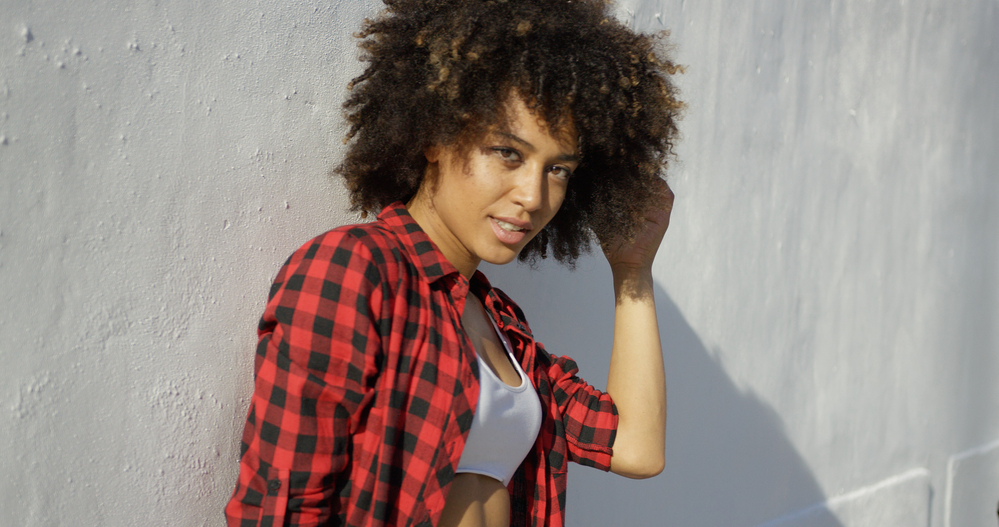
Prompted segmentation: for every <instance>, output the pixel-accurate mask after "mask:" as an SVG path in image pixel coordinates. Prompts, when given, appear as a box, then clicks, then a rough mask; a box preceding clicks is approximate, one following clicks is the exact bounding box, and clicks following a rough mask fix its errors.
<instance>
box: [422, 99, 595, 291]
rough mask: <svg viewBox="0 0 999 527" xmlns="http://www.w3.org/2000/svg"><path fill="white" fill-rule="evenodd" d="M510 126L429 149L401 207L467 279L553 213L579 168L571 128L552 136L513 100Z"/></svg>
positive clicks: (511, 250) (515, 248)
mask: <svg viewBox="0 0 999 527" xmlns="http://www.w3.org/2000/svg"><path fill="white" fill-rule="evenodd" d="M507 114H508V116H509V118H510V119H509V124H508V126H507V127H506V128H501V127H493V128H491V129H490V130H489V131H488V132H487V133H486V134H485V135H484V136H483V137H482V138H481V139H479V140H478V141H476V142H474V143H473V144H472V146H471V147H470V148H467V149H465V150H464V151H463V150H462V149H459V148H458V147H456V146H451V147H435V148H432V149H430V150H428V152H427V154H426V155H427V161H428V166H427V172H426V174H425V177H424V179H423V184H422V186H421V187H420V189H419V191H418V192H417V194H416V196H415V197H414V198H413V199H412V200H411V201H410V202H409V203H408V204H407V208H408V209H409V212H410V214H411V215H412V216H413V218H414V219H415V220H416V221H417V223H419V224H420V226H421V227H423V230H424V231H426V233H427V235H429V236H430V239H431V240H433V241H434V243H435V244H437V246H438V247H439V248H440V250H441V252H443V253H444V256H445V257H446V258H447V259H448V261H450V262H451V263H452V264H453V265H454V266H455V267H457V268H458V270H459V271H460V272H461V273H462V274H463V275H465V276H466V277H467V276H471V274H472V273H473V272H474V271H475V268H476V267H478V265H479V262H481V261H482V260H485V261H487V262H489V263H493V264H505V263H508V262H510V261H511V260H513V259H514V258H515V257H516V256H517V254H518V253H519V252H520V251H521V249H523V248H524V246H525V245H527V242H529V241H531V239H532V238H534V236H536V235H537V233H538V232H539V231H541V229H542V228H544V226H545V225H547V224H548V222H549V221H551V219H552V217H554V216H555V213H556V212H558V209H559V207H560V206H561V205H562V200H563V198H565V192H566V188H567V186H568V185H569V179H570V177H571V175H572V172H573V171H574V170H576V167H577V166H578V165H579V154H578V153H577V139H576V133H575V131H574V130H573V129H572V127H571V126H570V127H567V128H565V129H563V130H560V132H559V133H557V134H555V135H554V136H553V135H551V134H550V133H549V131H548V130H549V126H548V123H546V122H544V121H542V120H541V119H540V118H539V117H538V116H537V115H535V114H534V113H531V111H530V110H529V109H528V108H527V106H526V105H525V104H524V102H523V101H522V100H520V98H518V97H513V98H512V99H511V101H510V102H509V103H508V105H507Z"/></svg>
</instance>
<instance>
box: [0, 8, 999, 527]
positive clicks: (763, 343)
mask: <svg viewBox="0 0 999 527" xmlns="http://www.w3.org/2000/svg"><path fill="white" fill-rule="evenodd" d="M378 8H379V7H378V5H377V4H376V3H374V2H371V1H366V2H316V1H308V0H307V1H304V2H303V1H300V2H291V1H288V0H258V1H254V2H190V1H176V2H164V1H154V0H148V1H139V0H135V1H128V0H105V1H98V0H95V1H90V2H69V1H66V0H0V13H2V14H3V16H2V17H0V18H2V19H3V20H5V22H3V23H0V204H2V207H0V306H2V308H0V343H2V344H0V357H2V364H3V369H2V370H0V428H2V429H3V430H4V431H5V432H4V433H3V434H0V473H3V474H5V476H6V477H5V478H4V481H3V482H2V483H0V489H2V491H0V525H62V524H67V525H112V526H115V525H133V524H135V522H136V521H137V520H141V522H142V523H143V524H148V525H210V526H215V525H221V524H222V520H221V515H220V513H219V511H220V509H221V507H222V505H223V504H224V502H225V501H226V499H227V498H228V496H229V493H230V492H231V489H232V485H233V482H234V478H235V460H236V457H237V455H238V436H239V433H240V431H241V428H242V421H243V418H244V415H245V414H244V413H245V409H246V405H247V401H248V399H247V397H248V394H249V391H250V386H251V382H252V380H251V365H252V350H253V344H254V341H255V336H254V326H255V323H256V319H257V317H258V316H259V314H260V311H261V309H262V306H263V302H264V298H265V295H266V291H267V287H268V284H269V282H270V280H271V278H272V277H273V275H274V273H275V272H276V271H277V269H278V267H279V266H280V264H281V262H282V261H283V260H284V258H286V257H287V255H288V254H289V253H290V252H291V251H292V250H293V249H294V248H295V247H297V246H298V245H299V244H300V243H302V242H303V241H305V240H306V239H307V238H309V237H310V236H312V235H315V234H318V233H319V232H322V231H323V230H326V229H328V228H331V227H333V226H336V225H340V224H343V223H347V222H352V221H356V218H355V217H353V216H351V215H349V214H347V213H346V212H345V208H346V207H345V204H346V199H345V193H344V191H343V188H342V186H341V185H340V183H339V182H336V181H332V180H330V178H329V177H328V172H329V169H330V168H331V167H332V166H333V165H334V164H335V163H336V160H337V159H338V156H339V155H340V154H341V152H342V145H341V143H340V138H341V137H342V135H343V127H342V123H341V121H340V111H339V106H340V103H341V102H342V100H343V97H344V86H345V84H346V82H347V80H348V79H349V78H351V77H352V76H353V75H355V74H356V73H358V71H359V66H358V64H357V63H356V61H355V57H356V51H355V48H354V45H353V43H352V42H351V38H350V34H351V33H352V32H353V31H355V30H356V28H357V27H358V25H359V22H360V20H361V19H362V18H363V17H364V16H370V15H371V14H373V13H374V12H376V11H377V9H378ZM619 14H620V17H621V18H622V19H623V20H626V21H627V22H628V23H631V24H634V26H635V27H637V28H640V29H643V30H658V29H662V28H665V27H669V28H670V29H672V31H673V37H672V39H673V41H674V42H675V43H676V44H677V46H678V47H677V50H676V55H677V57H678V58H679V60H680V62H682V63H684V64H686V65H688V68H689V69H688V72H687V73H686V74H685V75H683V76H682V78H681V79H680V83H681V85H682V87H683V93H684V96H685V98H686V100H687V101H688V103H689V109H688V110H687V113H686V119H685V121H684V122H683V131H684V140H683V143H682V144H681V145H680V149H679V154H680V158H681V161H680V162H679V163H677V164H676V165H675V166H674V167H673V169H672V172H671V176H670V182H671V184H672V186H673V187H674V189H675V190H676V193H677V195H678V198H677V204H676V209H675V212H674V216H673V224H672V226H671V228H670V232H669V233H668V234H667V237H666V240H665V242H664V246H663V248H662V249H661V251H660V256H659V258H658V260H657V262H656V278H657V285H658V289H659V290H658V291H657V293H658V294H659V296H658V301H659V306H660V307H659V316H660V322H661V326H662V332H663V335H664V338H665V342H666V350H665V354H666V365H667V370H668V381H669V396H670V409H669V424H668V437H667V441H668V444H667V467H666V471H665V473H664V474H663V475H661V476H659V477H658V478H655V479H653V480H648V481H641V482H632V481H628V480H623V479H622V478H617V477H615V476H613V475H607V474H602V473H599V472H597V471H593V470H587V469H582V468H579V469H575V470H573V471H572V477H571V478H570V479H571V484H570V495H569V520H570V525H664V524H665V525H704V526H730V525H744V526H755V525H775V526H776V525H779V526H782V527H787V526H798V525H809V526H819V525H821V526H854V525H858V526H860V525H863V526H866V525H871V526H874V525H878V526H883V525H920V526H923V525H931V526H933V527H950V526H953V527H958V526H962V527H963V526H972V527H976V526H994V525H996V521H997V520H996V516H995V506H996V502H997V500H999V393H997V392H999V388H997V385H999V382H997V381H999V379H997V377H999V373H997V372H999V360H997V355H999V329H997V328H999V234H997V233H999V212H996V211H997V209H999V169H997V168H996V167H997V166H999V148H997V147H996V145H997V138H999V91H997V90H996V89H995V86H997V85H999V35H997V32H996V29H995V28H997V27H999V3H997V2H995V1H994V0H976V1H972V0H948V1H943V0H937V1H930V0H919V1H914V0H901V1H899V2H870V1H861V0H848V1H832V0H825V1H817V2H805V3H797V4H793V3H786V2H773V1H746V2H717V1H716V2H711V1H708V2H686V1H685V0H669V1H666V0H663V1H658V2H657V1H654V0H652V1H637V0H630V1H628V0H625V1H623V3H622V4H621V5H620V6H619ZM487 273H488V274H489V275H490V276H491V277H492V278H493V279H494V281H495V282H497V283H498V284H500V285H501V286H502V287H504V288H505V289H506V290H507V291H508V292H510V293H511V294H512V296H513V297H514V298H516V299H518V301H519V302H520V303H521V304H522V306H523V307H524V308H525V310H526V312H527V314H528V316H529V317H530V319H531V321H532V326H533V327H534V329H535V332H536V333H537V334H538V335H539V336H540V338H541V339H542V340H543V341H544V342H545V343H546V345H547V346H548V347H549V349H551V350H553V351H556V352H561V353H568V354H570V355H572V356H574V357H575V358H576V359H577V360H578V361H579V362H580V363H581V365H582V367H583V374H584V376H586V377H587V378H588V379H589V380H591V381H592V382H594V383H595V384H598V385H603V384H604V379H605V376H606V365H607V364H606V363H607V354H606V351H604V350H605V349H607V348H608V347H609V343H610V339H611V337H610V328H611V321H610V319H609V317H610V313H611V310H612V298H611V287H610V280H609V273H608V271H607V269H606V264H604V263H603V262H602V261H601V260H600V259H599V258H596V257H594V258H591V259H587V260H584V261H583V262H581V263H580V266H579V269H578V270H577V271H576V272H575V273H569V272H567V271H563V270H561V269H557V268H554V267H551V266H545V267H544V268H542V269H541V270H539V271H537V272H533V271H528V270H525V269H523V268H518V267H516V266H507V267H503V268H490V269H488V270H487Z"/></svg>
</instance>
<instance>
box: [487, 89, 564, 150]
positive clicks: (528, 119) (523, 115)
mask: <svg viewBox="0 0 999 527" xmlns="http://www.w3.org/2000/svg"><path fill="white" fill-rule="evenodd" d="M501 112H502V113H501V114H500V115H501V118H500V121H499V122H498V123H496V124H495V125H493V126H491V127H489V129H488V131H489V132H491V133H500V134H503V135H513V136H516V138H520V139H524V140H527V141H528V142H531V143H532V144H533V141H550V142H553V143H555V144H557V145H558V146H559V147H560V148H561V149H562V150H566V151H568V152H569V153H573V154H575V153H576V150H577V149H578V141H579V138H578V136H579V134H578V133H577V132H576V127H575V126H574V124H573V122H572V119H571V118H570V117H567V118H564V119H562V120H561V121H560V122H558V123H555V124H554V125H553V124H552V123H549V122H548V121H546V120H545V119H544V117H542V116H541V114H540V113H539V112H537V111H535V109H533V108H531V107H529V106H528V105H527V103H525V102H524V100H523V99H522V98H521V97H519V96H511V97H509V98H508V99H507V101H506V103H504V104H503V107H502V110H501Z"/></svg>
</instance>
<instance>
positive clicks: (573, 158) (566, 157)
mask: <svg viewBox="0 0 999 527" xmlns="http://www.w3.org/2000/svg"><path fill="white" fill-rule="evenodd" d="M493 133H494V134H496V135H499V136H503V137H505V138H507V139H509V140H511V141H513V142H515V143H520V144H522V145H524V146H526V147H527V148H530V149H531V150H536V148H534V145H532V144H531V143H529V142H527V141H525V140H524V139H522V138H520V137H518V136H517V135H516V134H511V133H510V132H503V131H500V130H497V131H495V132H493ZM558 160H559V161H565V162H578V161H579V155H577V154H559V156H558Z"/></svg>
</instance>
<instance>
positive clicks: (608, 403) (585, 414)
mask: <svg viewBox="0 0 999 527" xmlns="http://www.w3.org/2000/svg"><path fill="white" fill-rule="evenodd" d="M538 347H539V351H540V352H541V353H540V354H539V355H542V356H544V355H548V354H547V352H544V351H543V348H541V345H540V344H538ZM548 357H550V360H551V363H550V365H549V366H548V376H549V378H550V379H551V383H552V392H553V394H554V396H555V402H556V403H557V404H558V407H559V410H560V411H561V415H562V424H563V425H564V427H565V439H566V442H567V443H568V453H569V460H570V461H575V462H576V463H579V464H581V465H587V466H591V467H595V468H599V469H601V470H605V471H606V470H610V462H611V454H613V450H612V448H613V446H614V437H615V435H616V434H617V420H618V418H617V408H616V407H615V406H614V401H613V400H611V396H610V395H609V394H607V393H605V392H602V391H600V390H598V389H596V388H594V387H593V386H590V385H589V384H588V383H587V382H586V381H584V380H583V379H581V378H579V377H578V376H577V375H576V373H577V372H578V371H579V368H578V367H577V366H576V362H575V361H573V360H572V359H570V358H568V357H560V356H557V355H548Z"/></svg>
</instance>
